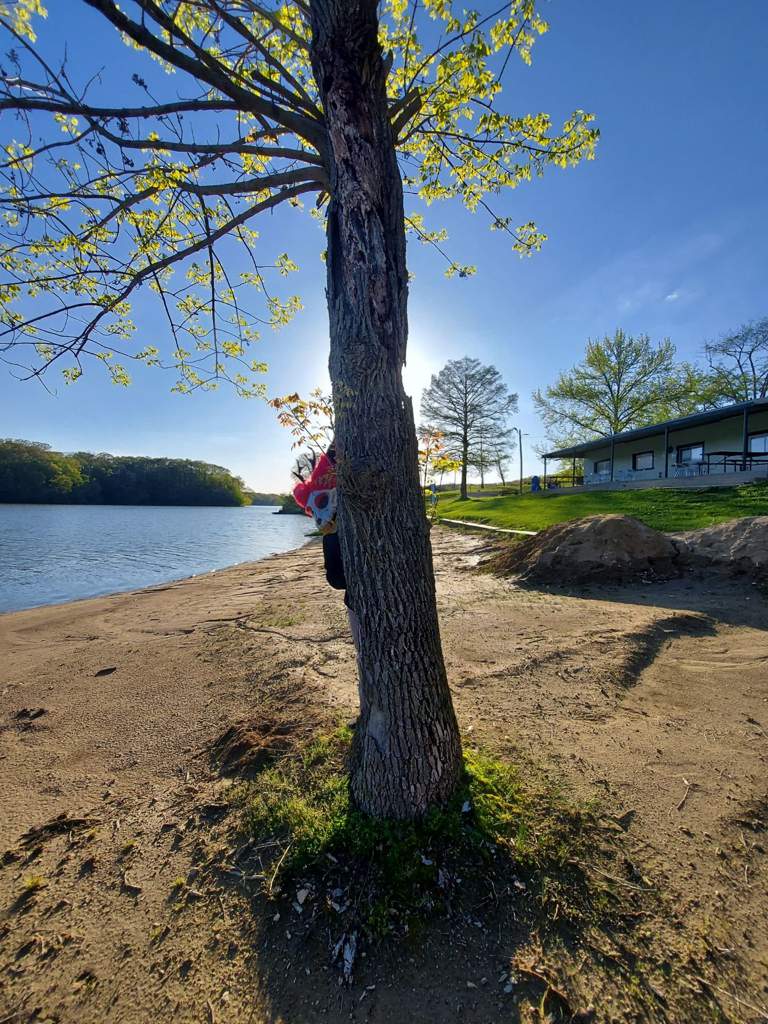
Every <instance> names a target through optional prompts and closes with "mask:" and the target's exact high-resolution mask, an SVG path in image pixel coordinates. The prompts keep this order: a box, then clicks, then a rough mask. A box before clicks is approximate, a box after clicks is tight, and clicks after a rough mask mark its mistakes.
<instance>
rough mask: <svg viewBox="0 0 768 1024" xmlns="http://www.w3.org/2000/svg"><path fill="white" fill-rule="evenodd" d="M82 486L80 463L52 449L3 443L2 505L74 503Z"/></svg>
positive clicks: (14, 441)
mask: <svg viewBox="0 0 768 1024" xmlns="http://www.w3.org/2000/svg"><path fill="white" fill-rule="evenodd" d="M83 483H84V478H83V474H82V472H81V467H80V465H79V463H78V462H77V460H76V459H74V458H72V457H71V456H66V455H62V454H61V453H60V452H54V451H51V448H50V445H47V444H42V443H41V442H39V441H22V440H17V439H12V438H5V439H3V440H0V502H24V503H27V502H28V503H32V504H35V503H40V502H44V503H49V502H50V503H57V502H66V501H71V500H72V495H73V492H76V491H77V489H78V488H79V487H81V486H82V485H83Z"/></svg>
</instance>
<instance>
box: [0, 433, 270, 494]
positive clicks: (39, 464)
mask: <svg viewBox="0 0 768 1024" xmlns="http://www.w3.org/2000/svg"><path fill="white" fill-rule="evenodd" d="M264 497H269V498H274V497H276V496H274V495H251V494H250V493H249V492H247V491H246V489H245V485H244V484H243V481H242V480H241V479H240V478H239V477H236V476H233V475H232V473H230V472H229V470H228V469H225V468H224V467H223V466H214V465H211V464H210V463H207V462H197V461H192V460H189V459H165V458H151V457H144V456H133V455H108V454H104V453H102V454H98V455H94V454H92V453H90V452H74V453H72V454H66V455H65V454H64V453H63V452H56V451H52V450H51V447H50V446H49V445H47V444H43V443H41V442H38V441H22V440H14V439H12V438H6V439H4V440H2V439H0V502H19V503H32V504H44V503H51V504H66V505H248V504H250V503H251V502H252V500H253V501H254V503H255V504H263V503H264V502H263V501H261V500H259V499H260V498H264ZM254 499H255V500H254ZM272 503H275V504H276V503H277V502H270V504H272Z"/></svg>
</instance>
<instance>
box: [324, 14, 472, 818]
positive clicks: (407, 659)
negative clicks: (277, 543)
mask: <svg viewBox="0 0 768 1024" xmlns="http://www.w3.org/2000/svg"><path fill="white" fill-rule="evenodd" d="M310 7H311V15H312V33H313V38H312V46H311V50H312V63H313V68H314V73H315V77H316V80H317V83H318V86H319V89H320V93H321V97H322V101H323V107H324V110H325V115H326V121H327V126H328V152H327V154H326V159H327V163H328V171H329V174H330V182H331V200H330V205H329V210H328V256H327V274H328V284H327V288H328V291H327V297H328V310H329V316H330V333H331V355H330V375H331V382H332V384H333V395H334V410H335V415H336V439H337V457H338V490H339V512H338V522H339V533H340V540H341V549H342V556H343V559H344V565H345V570H346V574H347V584H348V597H349V601H350V604H351V606H352V608H353V610H354V611H355V612H356V614H357V617H358V619H359V621H360V652H359V667H360V703H361V707H360V719H359V721H358V725H357V729H356V731H355V740H354V744H353V758H352V760H353V763H352V775H351V783H350V784H351V793H352V798H353V801H354V803H355V804H356V805H357V806H358V807H359V808H360V809H361V810H363V811H366V812H367V813H369V814H372V815H375V816H377V817H392V818H415V817H420V816H421V815H423V814H424V813H425V812H426V811H427V810H428V809H429V808H430V807H431V806H434V805H435V804H439V803H443V802H445V801H446V800H447V799H448V798H449V797H450V796H451V795H452V794H453V793H454V791H455V789H456V787H457V784H458V781H459V778H460V773H461V743H460V739H459V731H458V726H457V724H456V717H455V715H454V711H453V705H452V703H451V697H450V692H449V690H448V683H447V679H446V673H445V666H444V663H443V655H442V649H441V646H440V632H439V628H438V621H437V607H436V602H435V585H434V575H433V570H432V551H431V547H430V542H429V528H428V524H427V519H426V515H425V513H424V502H423V497H422V494H421V489H420V487H419V471H418V448H417V442H416V430H415V425H414V419H413V409H412V405H411V402H410V400H409V399H408V398H407V397H406V395H405V392H404V390H403V382H402V367H403V363H404V361H405V348H406V340H407V333H408V327H407V312H406V305H407V294H408V279H407V274H406V265H405V230H404V215H403V195H402V184H401V180H400V173H399V169H398V166H397V160H396V157H395V149H394V140H393V137H392V130H391V127H390V123H389V118H388V114H387V100H386V93H385V81H386V70H385V67H384V62H383V59H382V54H381V48H380V46H379V43H378V34H377V30H378V24H377V17H376V3H375V0H311V2H310Z"/></svg>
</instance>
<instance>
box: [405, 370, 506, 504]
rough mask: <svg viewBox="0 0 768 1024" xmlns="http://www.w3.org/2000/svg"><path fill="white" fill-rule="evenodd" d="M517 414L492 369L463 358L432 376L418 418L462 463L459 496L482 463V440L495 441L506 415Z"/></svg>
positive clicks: (504, 386)
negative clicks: (472, 469)
mask: <svg viewBox="0 0 768 1024" xmlns="http://www.w3.org/2000/svg"><path fill="white" fill-rule="evenodd" d="M516 411H517V395H516V394H511V393H510V391H509V389H508V387H507V385H506V384H505V383H504V381H503V380H502V378H501V374H500V373H499V371H498V370H497V369H496V367H495V366H485V365H483V364H482V363H481V362H480V360H479V359H471V358H470V357H469V356H464V358H463V359H455V360H452V361H451V362H448V363H446V364H445V366H444V367H443V368H442V370H441V371H440V372H439V373H437V374H434V375H433V376H432V379H431V381H430V384H429V387H427V388H425V389H424V391H423V393H422V396H421V415H422V416H423V417H424V418H425V420H428V421H429V422H430V423H434V424H435V426H436V427H438V428H439V429H440V430H441V431H442V432H443V434H444V436H445V449H446V453H447V454H449V455H452V456H454V458H456V459H458V460H460V462H461V492H460V493H461V497H462V498H463V499H466V497H467V470H468V468H469V467H470V466H471V465H473V464H474V465H478V462H480V461H482V462H483V465H484V464H485V456H484V455H481V454H480V450H481V439H483V438H487V439H489V443H490V439H492V438H498V437H500V436H501V435H503V434H504V433H505V432H506V430H507V427H506V422H507V418H508V417H509V415H510V414H511V413H513V412H516Z"/></svg>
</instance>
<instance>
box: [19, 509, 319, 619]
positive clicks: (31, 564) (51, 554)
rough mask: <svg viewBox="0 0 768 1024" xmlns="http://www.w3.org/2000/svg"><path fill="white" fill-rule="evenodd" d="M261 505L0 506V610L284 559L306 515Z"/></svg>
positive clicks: (304, 530)
mask: <svg viewBox="0 0 768 1024" xmlns="http://www.w3.org/2000/svg"><path fill="white" fill-rule="evenodd" d="M274 511H275V509H274V508H270V507H268V506H263V505H261V506H260V505H249V506H246V507H244V508H171V507H168V506H163V507H154V506H153V507H145V506H136V505H0V612H7V611H15V610H18V609H21V608H33V607H35V606H36V605H42V604H56V603H58V602H60V601H73V600H75V599H76V598H82V597H96V596H98V595H99V594H112V593H115V592H117V591H121V590H135V589H137V588H139V587H148V586H152V585H154V584H157V583H167V582H169V581H170V580H177V579H183V578H184V577H186V576H195V575H197V574H199V573H204V572H210V571H211V569H223V568H224V567H225V566H229V565H236V564H237V563H239V562H251V561H254V560H255V559H257V558H265V557H266V556H267V555H273V554H277V553H278V552H281V551H290V550H292V549H293V548H297V547H299V546H300V545H301V544H303V543H304V542H305V539H306V536H307V534H308V533H309V532H310V531H311V529H312V522H311V520H309V519H307V518H306V517H305V516H295V515H288V516H282V515H280V516H276V515H274V514H273V513H274Z"/></svg>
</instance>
